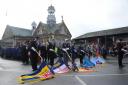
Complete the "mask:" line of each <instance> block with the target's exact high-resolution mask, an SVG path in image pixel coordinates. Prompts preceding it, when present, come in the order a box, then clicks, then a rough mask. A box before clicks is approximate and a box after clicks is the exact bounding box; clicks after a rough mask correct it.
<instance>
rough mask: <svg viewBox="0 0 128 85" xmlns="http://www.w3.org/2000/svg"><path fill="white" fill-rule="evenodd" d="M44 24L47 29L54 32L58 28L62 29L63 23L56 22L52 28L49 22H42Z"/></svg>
mask: <svg viewBox="0 0 128 85" xmlns="http://www.w3.org/2000/svg"><path fill="white" fill-rule="evenodd" d="M40 24H41V25H42V26H45V28H46V30H47V31H48V32H50V33H54V32H55V31H56V30H58V29H60V26H61V24H62V23H58V24H55V25H54V26H53V27H52V28H50V27H49V26H48V24H45V23H42V22H40Z"/></svg>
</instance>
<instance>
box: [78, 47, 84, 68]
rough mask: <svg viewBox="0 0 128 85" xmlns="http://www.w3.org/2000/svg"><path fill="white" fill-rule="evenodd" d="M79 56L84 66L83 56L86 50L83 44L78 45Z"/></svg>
mask: <svg viewBox="0 0 128 85" xmlns="http://www.w3.org/2000/svg"><path fill="white" fill-rule="evenodd" d="M78 56H79V58H80V65H81V66H82V65H83V58H84V56H85V52H84V49H83V47H82V46H79V47H78Z"/></svg>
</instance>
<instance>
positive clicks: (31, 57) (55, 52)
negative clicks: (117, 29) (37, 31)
mask: <svg viewBox="0 0 128 85" xmlns="http://www.w3.org/2000/svg"><path fill="white" fill-rule="evenodd" d="M124 47H126V46H124V45H123V44H122V42H121V40H120V42H118V43H117V44H116V45H115V47H114V49H116V52H114V51H112V49H111V51H112V52H113V53H117V55H118V64H119V67H123V64H122V59H123V54H124V51H125V52H127V49H123V48H124ZM19 49H20V54H21V55H20V56H21V60H22V62H23V64H24V65H27V64H29V62H30V63H31V66H32V70H33V71H35V70H37V69H38V68H37V65H38V63H41V62H46V63H47V64H49V65H50V66H51V67H52V66H53V65H54V64H55V60H56V59H57V58H59V59H62V60H63V61H64V63H65V64H66V65H67V66H69V61H71V63H72V65H76V61H75V60H76V59H77V58H78V59H79V62H80V66H82V65H83V58H84V56H85V55H86V56H88V57H89V58H90V57H92V56H93V57H94V56H95V57H99V56H100V57H101V56H102V57H103V58H104V59H107V55H108V54H110V52H111V51H110V50H108V49H106V47H105V46H104V45H103V46H99V45H98V44H95V43H92V44H89V45H75V44H72V43H67V42H65V43H63V44H62V45H61V46H57V45H56V43H53V42H48V43H47V44H44V43H43V42H39V40H38V38H35V39H34V40H32V41H26V42H23V43H22V44H21V45H20V46H19ZM122 49H123V50H122Z"/></svg>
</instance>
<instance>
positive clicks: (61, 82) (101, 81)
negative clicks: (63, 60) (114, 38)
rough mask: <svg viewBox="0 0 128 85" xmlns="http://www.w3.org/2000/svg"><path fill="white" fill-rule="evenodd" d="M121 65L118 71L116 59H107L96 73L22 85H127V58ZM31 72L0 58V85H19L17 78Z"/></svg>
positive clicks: (60, 76)
mask: <svg viewBox="0 0 128 85" xmlns="http://www.w3.org/2000/svg"><path fill="white" fill-rule="evenodd" d="M77 62H79V60H77ZM123 63H124V65H125V67H124V68H122V69H119V67H118V63H117V58H116V57H109V58H108V59H107V60H106V63H105V64H102V65H97V66H96V67H95V68H93V69H94V70H96V72H69V73H66V74H59V75H56V76H55V78H53V79H50V80H46V81H39V82H30V83H25V84H23V85H128V58H125V59H124V60H123ZM31 72H32V69H31V66H30V65H22V63H21V62H20V61H14V60H6V59H2V58H0V85H20V84H18V81H17V79H18V77H19V76H20V75H22V74H27V73H31Z"/></svg>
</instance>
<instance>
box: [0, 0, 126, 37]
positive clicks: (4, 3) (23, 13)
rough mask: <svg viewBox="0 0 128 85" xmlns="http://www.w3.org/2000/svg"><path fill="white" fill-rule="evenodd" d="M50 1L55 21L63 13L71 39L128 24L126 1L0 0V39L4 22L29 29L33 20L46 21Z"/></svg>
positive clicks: (58, 19)
mask: <svg viewBox="0 0 128 85" xmlns="http://www.w3.org/2000/svg"><path fill="white" fill-rule="evenodd" d="M51 4H52V5H53V6H54V7H55V10H56V12H55V16H56V20H57V23H59V22H61V16H63V18H64V22H65V23H66V25H67V27H68V29H69V30H70V32H71V34H72V36H73V38H74V37H77V36H79V35H82V34H85V33H88V32H93V31H99V30H105V29H111V28H118V27H124V26H128V0H0V38H1V37H2V35H3V32H4V30H5V27H6V25H7V24H8V25H11V26H16V27H21V28H26V29H31V23H32V22H33V21H35V22H36V23H37V24H38V23H39V22H40V21H42V22H43V23H46V21H47V15H48V12H47V9H48V6H50V5H51Z"/></svg>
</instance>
